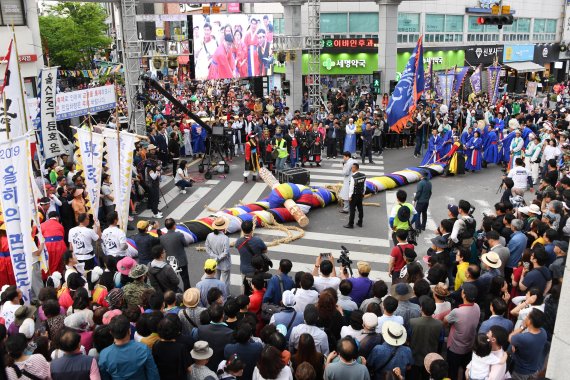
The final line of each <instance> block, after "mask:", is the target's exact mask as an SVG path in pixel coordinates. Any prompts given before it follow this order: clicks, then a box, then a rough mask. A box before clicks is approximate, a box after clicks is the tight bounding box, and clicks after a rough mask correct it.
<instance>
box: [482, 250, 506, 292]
mask: <svg viewBox="0 0 570 380" xmlns="http://www.w3.org/2000/svg"><path fill="white" fill-rule="evenodd" d="M502 266H503V263H502V261H501V258H500V257H499V255H498V254H497V253H496V252H493V251H490V252H487V253H484V254H483V255H481V269H482V272H483V274H481V276H480V277H479V281H478V282H479V283H480V284H482V286H483V288H482V289H484V288H486V287H488V286H489V285H491V280H492V279H493V278H495V277H497V276H500V275H501V271H500V270H499V268H501V267H502Z"/></svg>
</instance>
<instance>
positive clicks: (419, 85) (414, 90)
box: [386, 36, 425, 133]
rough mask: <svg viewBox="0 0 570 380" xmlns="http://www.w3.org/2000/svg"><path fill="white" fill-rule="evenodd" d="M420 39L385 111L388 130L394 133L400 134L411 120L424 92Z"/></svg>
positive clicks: (421, 37)
mask: <svg viewBox="0 0 570 380" xmlns="http://www.w3.org/2000/svg"><path fill="white" fill-rule="evenodd" d="M422 39H423V36H420V38H419V39H418V43H417V44H416V47H415V48H414V51H413V52H412V55H411V57H410V59H409V60H408V64H407V65H406V68H405V69H404V72H403V73H402V77H401V78H400V81H399V82H398V84H397V85H396V88H395V89H394V92H393V93H392V96H391V97H390V102H389V103H388V108H387V109H386V112H387V113H388V124H389V125H390V130H392V131H393V132H396V133H400V132H401V131H402V130H403V129H404V127H405V126H406V124H407V122H408V121H410V120H411V119H412V114H413V112H414V110H415V109H416V105H417V102H418V99H419V98H420V96H421V95H422V93H423V92H424V87H425V77H424V59H423V56H424V47H423V43H422Z"/></svg>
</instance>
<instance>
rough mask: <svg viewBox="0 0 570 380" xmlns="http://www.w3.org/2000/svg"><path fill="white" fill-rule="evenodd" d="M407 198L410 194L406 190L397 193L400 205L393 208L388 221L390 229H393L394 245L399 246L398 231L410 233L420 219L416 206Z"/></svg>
mask: <svg viewBox="0 0 570 380" xmlns="http://www.w3.org/2000/svg"><path fill="white" fill-rule="evenodd" d="M407 198H408V193H406V192H405V191H404V190H398V192H397V193H396V199H397V200H398V203H397V204H395V205H394V207H393V208H392V212H391V213H390V218H389V219H388V222H389V224H390V227H391V228H392V240H393V241H394V245H397V244H398V240H397V239H396V231H398V230H406V231H409V230H410V229H411V228H412V224H413V223H415V222H416V219H417V217H418V215H417V212H416V209H415V208H414V206H413V205H412V204H411V203H408V202H406V200H407Z"/></svg>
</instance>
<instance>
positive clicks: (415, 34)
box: [398, 13, 420, 44]
mask: <svg viewBox="0 0 570 380" xmlns="http://www.w3.org/2000/svg"><path fill="white" fill-rule="evenodd" d="M419 32H420V14H419V13H398V42H399V43H404V44H407V43H410V44H412V43H416V41H417V40H418V38H420V33H419Z"/></svg>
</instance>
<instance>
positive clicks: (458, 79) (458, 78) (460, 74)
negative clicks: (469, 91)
mask: <svg viewBox="0 0 570 380" xmlns="http://www.w3.org/2000/svg"><path fill="white" fill-rule="evenodd" d="M454 71H455V83H454V84H453V93H454V94H459V90H460V89H461V86H463V81H464V80H465V78H466V77H467V72H468V71H469V66H464V67H462V68H460V69H459V71H457V69H455V70H454Z"/></svg>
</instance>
